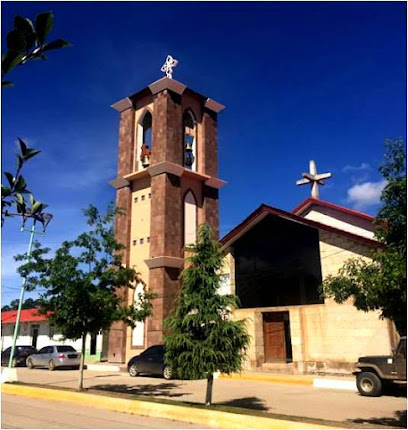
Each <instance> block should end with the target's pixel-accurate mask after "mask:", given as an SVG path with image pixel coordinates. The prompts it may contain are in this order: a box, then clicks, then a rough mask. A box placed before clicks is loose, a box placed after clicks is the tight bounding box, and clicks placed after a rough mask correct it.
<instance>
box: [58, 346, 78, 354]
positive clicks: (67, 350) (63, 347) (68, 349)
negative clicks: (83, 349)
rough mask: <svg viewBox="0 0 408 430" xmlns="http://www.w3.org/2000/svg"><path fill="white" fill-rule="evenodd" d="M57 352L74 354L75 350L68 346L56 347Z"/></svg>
mask: <svg viewBox="0 0 408 430" xmlns="http://www.w3.org/2000/svg"><path fill="white" fill-rule="evenodd" d="M57 351H58V352H76V350H75V349H74V348H72V346H69V345H64V346H57Z"/></svg>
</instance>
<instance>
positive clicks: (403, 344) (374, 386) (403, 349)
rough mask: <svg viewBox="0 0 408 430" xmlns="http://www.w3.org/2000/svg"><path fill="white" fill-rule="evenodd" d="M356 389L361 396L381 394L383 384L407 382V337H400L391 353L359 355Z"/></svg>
mask: <svg viewBox="0 0 408 430" xmlns="http://www.w3.org/2000/svg"><path fill="white" fill-rule="evenodd" d="M356 367H357V369H356V371H355V372H354V374H355V375H356V376H357V389H358V391H359V392H360V394H362V395H363V396H369V397H376V396H381V394H382V391H383V388H384V385H387V384H394V383H397V384H404V383H405V384H406V382H407V338H406V336H404V337H401V339H400V342H399V344H398V347H397V348H396V349H395V351H394V352H393V355H374V356H371V357H360V358H359V359H358V363H356Z"/></svg>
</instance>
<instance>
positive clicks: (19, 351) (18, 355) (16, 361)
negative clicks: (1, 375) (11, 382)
mask: <svg viewBox="0 0 408 430" xmlns="http://www.w3.org/2000/svg"><path fill="white" fill-rule="evenodd" d="M36 352H37V350H36V349H35V348H34V347H33V346H31V345H24V346H16V349H15V350H14V357H13V367H16V366H25V364H26V359H27V357H28V356H29V355H31V354H35V353H36ZM10 354H11V346H9V347H8V348H6V349H5V350H4V351H3V352H2V353H1V365H2V366H8V364H9V360H10Z"/></svg>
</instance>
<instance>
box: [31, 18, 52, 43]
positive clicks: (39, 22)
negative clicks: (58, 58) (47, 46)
mask: <svg viewBox="0 0 408 430" xmlns="http://www.w3.org/2000/svg"><path fill="white" fill-rule="evenodd" d="M53 23H54V16H53V14H52V12H44V13H40V14H39V15H38V16H37V18H35V30H36V32H37V40H38V42H39V43H40V45H44V43H45V40H46V39H47V36H48V35H49V33H50V31H51V29H52V26H53Z"/></svg>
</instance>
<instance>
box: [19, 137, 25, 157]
mask: <svg viewBox="0 0 408 430" xmlns="http://www.w3.org/2000/svg"><path fill="white" fill-rule="evenodd" d="M18 142H19V143H20V149H21V155H22V156H23V157H25V155H26V153H27V145H26V144H25V143H24V141H23V140H22V139H20V138H18Z"/></svg>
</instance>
